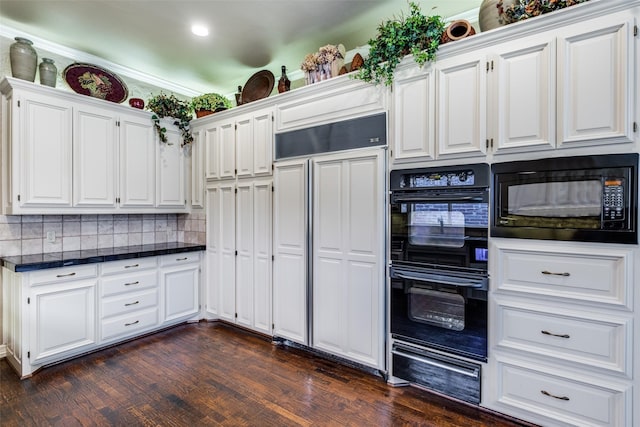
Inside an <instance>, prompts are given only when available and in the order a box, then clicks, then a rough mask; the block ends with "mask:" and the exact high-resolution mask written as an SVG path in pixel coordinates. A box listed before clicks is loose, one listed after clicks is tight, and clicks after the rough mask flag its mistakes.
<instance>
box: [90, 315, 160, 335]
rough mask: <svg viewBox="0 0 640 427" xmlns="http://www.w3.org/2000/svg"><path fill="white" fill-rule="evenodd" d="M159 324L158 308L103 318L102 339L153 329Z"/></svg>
mask: <svg viewBox="0 0 640 427" xmlns="http://www.w3.org/2000/svg"><path fill="white" fill-rule="evenodd" d="M157 324H158V309H157V308H151V309H148V310H141V311H136V312H133V313H130V314H127V315H125V316H119V317H116V318H112V319H108V320H103V321H102V327H101V332H102V334H101V337H102V341H107V340H111V339H114V338H118V337H125V336H129V335H132V334H135V333H137V332H138V333H139V332H141V331H143V330H145V329H151V328H153V327H154V326H156V325H157Z"/></svg>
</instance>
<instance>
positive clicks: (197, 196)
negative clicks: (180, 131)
mask: <svg viewBox="0 0 640 427" xmlns="http://www.w3.org/2000/svg"><path fill="white" fill-rule="evenodd" d="M203 142H204V129H202V128H198V129H194V130H193V142H192V143H191V147H190V152H189V154H190V158H191V206H192V207H194V208H203V207H204V179H205V178H204V173H203V172H202V165H203V154H204V149H203V148H204V145H203Z"/></svg>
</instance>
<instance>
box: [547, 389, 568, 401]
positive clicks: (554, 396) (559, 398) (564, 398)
mask: <svg viewBox="0 0 640 427" xmlns="http://www.w3.org/2000/svg"><path fill="white" fill-rule="evenodd" d="M540 393H542V394H544V395H545V396H549V397H553V398H554V399H558V400H570V399H569V398H568V397H567V396H556V395H554V394H551V393H549V392H548V391H546V390H540Z"/></svg>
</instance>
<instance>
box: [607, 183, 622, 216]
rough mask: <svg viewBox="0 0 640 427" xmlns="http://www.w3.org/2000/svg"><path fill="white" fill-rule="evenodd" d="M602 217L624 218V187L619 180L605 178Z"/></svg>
mask: <svg viewBox="0 0 640 427" xmlns="http://www.w3.org/2000/svg"><path fill="white" fill-rule="evenodd" d="M603 199H604V200H603V201H604V203H603V205H604V206H603V207H604V219H605V220H609V221H616V220H623V219H624V187H623V185H622V181H621V180H619V179H618V180H608V179H607V180H605V185H604V194H603Z"/></svg>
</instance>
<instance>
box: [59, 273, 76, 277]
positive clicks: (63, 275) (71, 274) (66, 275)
mask: <svg viewBox="0 0 640 427" xmlns="http://www.w3.org/2000/svg"><path fill="white" fill-rule="evenodd" d="M75 275H76V273H69V274H58V275H57V276H56V277H69V276H75Z"/></svg>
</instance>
